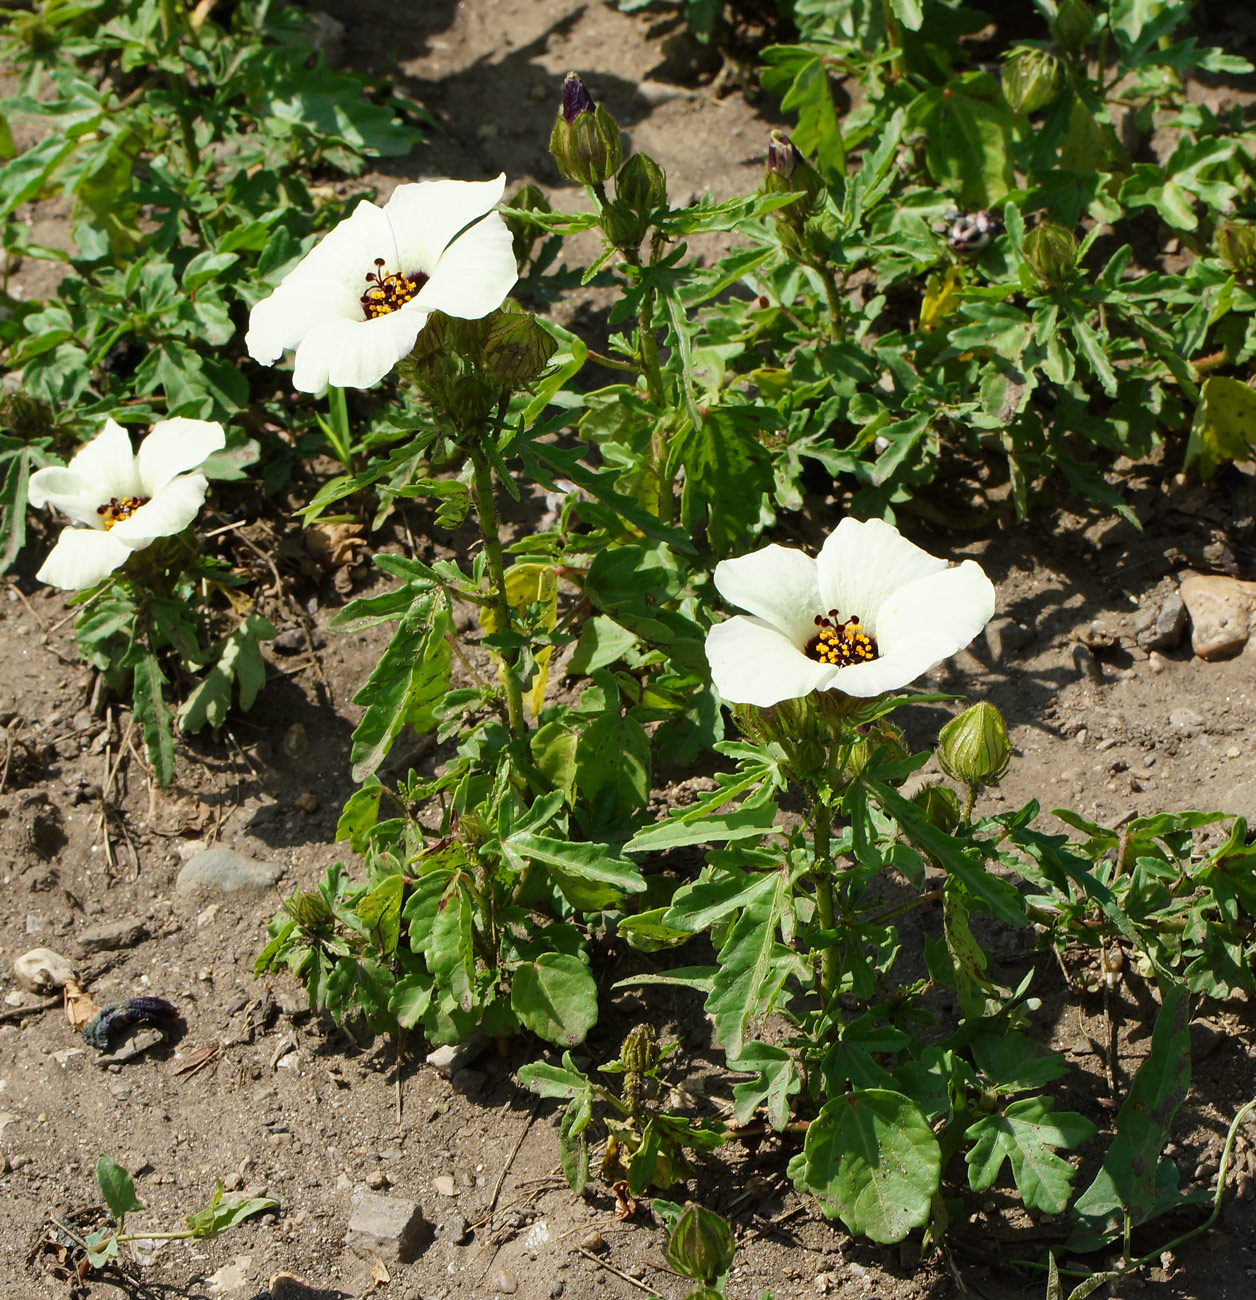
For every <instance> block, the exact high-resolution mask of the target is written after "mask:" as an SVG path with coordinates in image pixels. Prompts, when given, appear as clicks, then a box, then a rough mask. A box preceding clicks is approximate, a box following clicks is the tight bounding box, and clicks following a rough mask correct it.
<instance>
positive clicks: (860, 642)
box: [803, 609, 878, 668]
mask: <svg viewBox="0 0 1256 1300" xmlns="http://www.w3.org/2000/svg"><path fill="white" fill-rule="evenodd" d="M815 624H816V627H818V628H819V629H820V630H819V631H818V632H817V633H816V634H815V636H813V637H812V638H811V640H810V641H808V642H807V644H806V645H805V646H804V647H803V654H805V655H806V656H807V658H808V659H814V660H815V661H816V662H817V663H821V664H832V665H833V666H834V667H837V668H849V667H850V666H851V664H866V663H869V662H870V661H871V660H873V659H875V658H877V655H878V651H877V643H876V638H875V637H870V636H869V635H868V634H867V632H865V631H864V630H863V628H862V627H861V626H860V624H859V616H858V615H857V614H854V615H852V616H851V617H850V618H848V619H844V620H842V619H839V618H838V613H837V610H835V609H831V610H829V612H828V614H827V615H826V614H817V615H816V617H815Z"/></svg>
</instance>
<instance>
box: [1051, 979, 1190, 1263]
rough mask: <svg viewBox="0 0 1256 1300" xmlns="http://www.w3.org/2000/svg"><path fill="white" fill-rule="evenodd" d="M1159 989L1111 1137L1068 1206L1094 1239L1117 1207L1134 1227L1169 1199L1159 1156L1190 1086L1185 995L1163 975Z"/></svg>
mask: <svg viewBox="0 0 1256 1300" xmlns="http://www.w3.org/2000/svg"><path fill="white" fill-rule="evenodd" d="M1160 986H1161V997H1162V999H1163V1000H1162V1004H1161V1007H1160V1011H1159V1013H1158V1014H1157V1016H1156V1025H1155V1028H1154V1029H1153V1030H1152V1035H1151V1051H1150V1053H1149V1054H1148V1056H1147V1059H1146V1060H1145V1061H1143V1063H1142V1065H1141V1066H1139V1068H1138V1073H1137V1074H1136V1075H1135V1076H1134V1079H1133V1082H1132V1083H1131V1084H1130V1090H1129V1093H1128V1094H1127V1096H1126V1098H1125V1101H1124V1102H1123V1103H1122V1106H1121V1109H1120V1111H1119V1112H1118V1114H1117V1120H1116V1137H1115V1138H1114V1139H1113V1140H1112V1145H1111V1146H1110V1147H1109V1148H1108V1151H1107V1154H1106V1155H1105V1156H1104V1160H1103V1166H1102V1168H1101V1169H1100V1170H1099V1173H1098V1174H1097V1175H1096V1177H1095V1180H1094V1182H1092V1183H1091V1185H1090V1186H1089V1187H1088V1188H1087V1189H1086V1190H1085V1192H1083V1193H1082V1195H1081V1196H1080V1197H1079V1198H1078V1199H1077V1203H1076V1204H1075V1205H1074V1206H1073V1215H1074V1217H1075V1218H1076V1219H1077V1220H1078V1222H1079V1223H1080V1224H1081V1225H1082V1226H1083V1228H1084V1229H1087V1230H1089V1232H1091V1233H1095V1234H1097V1235H1098V1237H1099V1239H1100V1240H1102V1239H1105V1238H1107V1237H1110V1236H1112V1235H1114V1234H1115V1233H1116V1232H1117V1231H1119V1230H1120V1226H1121V1221H1122V1215H1121V1213H1120V1212H1121V1211H1124V1212H1125V1213H1126V1214H1128V1215H1129V1216H1130V1218H1131V1219H1132V1220H1133V1222H1134V1224H1135V1225H1138V1224H1140V1223H1145V1222H1146V1221H1147V1220H1148V1219H1149V1218H1152V1217H1153V1216H1154V1215H1156V1214H1159V1213H1161V1212H1163V1210H1164V1209H1166V1208H1168V1206H1169V1205H1171V1204H1173V1203H1175V1202H1176V1200H1177V1193H1176V1187H1177V1170H1176V1168H1175V1167H1174V1165H1173V1162H1172V1161H1169V1160H1165V1161H1162V1160H1161V1159H1160V1156H1161V1153H1162V1152H1163V1150H1164V1147H1165V1143H1167V1142H1168V1140H1169V1134H1170V1132H1171V1129H1172V1124H1173V1117H1174V1115H1175V1114H1176V1113H1177V1109H1178V1107H1179V1106H1180V1105H1181V1104H1182V1102H1183V1100H1184V1099H1185V1097H1186V1093H1187V1091H1188V1089H1189V1088H1190V1082H1191V1051H1190V1034H1189V1033H1188V1031H1187V1020H1188V1019H1189V1016H1190V997H1189V995H1188V994H1187V992H1186V991H1185V989H1184V988H1183V987H1182V985H1181V984H1179V983H1178V982H1177V981H1176V980H1174V979H1172V978H1171V977H1169V976H1167V975H1164V974H1162V975H1161V978H1160Z"/></svg>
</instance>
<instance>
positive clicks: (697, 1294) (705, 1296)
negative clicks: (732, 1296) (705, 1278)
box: [685, 1286, 725, 1300]
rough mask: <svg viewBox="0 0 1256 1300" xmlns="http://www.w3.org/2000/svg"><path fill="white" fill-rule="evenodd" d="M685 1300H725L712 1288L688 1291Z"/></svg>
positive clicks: (705, 1287) (706, 1287) (703, 1287)
mask: <svg viewBox="0 0 1256 1300" xmlns="http://www.w3.org/2000/svg"><path fill="white" fill-rule="evenodd" d="M685 1300H725V1297H724V1295H723V1294H722V1293H721V1292H719V1291H717V1290H715V1288H714V1287H709V1286H700V1287H699V1288H698V1289H697V1290H696V1291H690V1292H689V1294H688V1295H687V1296H686V1297H685Z"/></svg>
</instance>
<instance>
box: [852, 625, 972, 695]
mask: <svg viewBox="0 0 1256 1300" xmlns="http://www.w3.org/2000/svg"><path fill="white" fill-rule="evenodd" d="M954 653H955V651H954V649H951V648H948V647H947V643H946V642H944V641H939V640H937V639H933V638H928V637H918V638H916V639H914V640H909V641H905V642H903V643H902V644H901V645H899V646H898V647H897V648H896V649H895V650H893V651H891V653H889V654H885V655H882V656H880V658H877V659H873V660H870V661H869V662H868V663H866V664H851V665H850V666H849V667H847V668H839V669H838V670H837V672H836V674H835V675H834V677H833V680H832V681H831V682H830V683H829V684H828V689H830V690H834V691H841V692H842V693H843V694H845V695H855V696H858V697H859V698H860V699H866V698H868V697H869V696H872V695H880V694H882V693H883V692H885V691H897V690H900V689H901V688H902V687H904V686H909V685H910V684H911V683H912V682H914V681H915V680H916V678H917V677H919V676H920V675H921V673H927V672H928V671H929V669H930V668H932V667H933V666H934V665H935V664H940V663H941V662H942V660H943V659H945V658H947V657H948V656H949V655H952V654H954Z"/></svg>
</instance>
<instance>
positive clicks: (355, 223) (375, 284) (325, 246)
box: [244, 174, 519, 394]
mask: <svg viewBox="0 0 1256 1300" xmlns="http://www.w3.org/2000/svg"><path fill="white" fill-rule="evenodd" d="M505 188H506V177H505V174H503V175H501V176H499V177H498V178H497V179H496V180H495V181H420V182H419V183H417V184H414V185H399V186H398V187H397V188H396V189H395V190H394V191H393V193H392V197H391V198H390V199H389V200H388V202H387V203H386V204H385V205H384V206H383V207H382V208H378V207H376V206H375V204H374V203H370V202H367V201H365V200H364V201H363V202H361V203H359V204H358V206H357V207H356V208H354V210H353V214H352V215H351V216H350V217H349V218H348V219H347V220H345V221H342V222H341V223H340V224H339V225H338V226H337V227H336V228H335V230H333V231H332V232H331V233H330V234H329V235H328V236H327V237H326V238H325V239H324V240H323V241H322V243H321V244H318V245H317V246H316V247H314V248H312V249H311V250H310V251H309V252H308V253H307V254H306V255H305V256H304V257H303V258H302V259H301V261H300V262H298V263H297V265H296V266H295V267H293V269H292V270H291V271H289V272H288V274H287V275H286V276H284V278H283V280H282V282H281V283H280V285H279V288H277V289H276V290H275V292H274V293H272V294H271V295H270V297H269V298H264V299H263V300H262V301H261V302H259V303H258V304H257V306H256V307H254V308H253V311H252V313H251V315H250V316H249V331H248V334H247V335H245V339H244V342H245V346H246V347H247V348H248V350H249V354H250V356H252V357H253V359H254V360H255V361H260V362H261V363H262V364H263V365H267V366H269V365H271V364H273V363H274V362H275V361H277V360H278V359H279V357H280V356H282V355H283V353H284V352H285V351H287V350H289V349H295V350H296V368H295V370H294V372H293V376H292V383H293V385H294V387H296V388H298V389H300V390H301V392H303V393H315V394H321V393H323V392H325V391H326V389H327V385H328V384H335V385H336V387H337V388H369V387H370V386H371V385H372V384H374V383H378V382H379V380H381V379H383V377H384V376H385V375H386V374H387V373H388V372H389V371H390V370H391V369H392V368H393V366H395V365H396V364H397V362H398V361H400V360H401V359H402V357H404V356H406V355H407V353H409V351H410V349H411V348H412V347H414V341H415V339H416V338H417V337H418V334H419V331H420V330H421V329H422V328H423V326H424V325H425V324H426V323H427V318H428V316H429V315H430V314H431V313H432V312H434V311H443V312H444V313H445V314H446V315H447V316H460V317H462V318H463V319H465V320H478V319H479V318H480V317H481V316H487V315H488V313H489V312H491V311H495V310H496V309H497V308H498V307H500V306H501V304H502V300H503V299H504V298H505V297H506V295H507V294H508V293H509V292H510V291H511V289H512V288H514V284H515V281H516V280H517V279H518V274H519V272H518V267H517V266H516V265H515V255H514V252H513V249H512V244H513V240H512V238H511V234H510V231H509V230H507V229H506V223H505V222H504V221H503V220H502V219H501V216H500V215H499V214H498V213H496V212H492V211H490V209H491V208H492V207H493V205H494V204H495V203H496V202H497V201H498V200H499V199H500V198H501V196H502V191H503V190H504V189H505ZM486 214H487V215H486Z"/></svg>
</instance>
